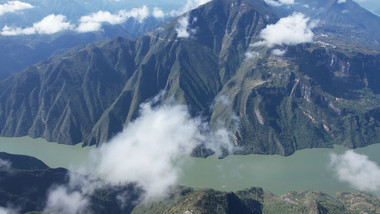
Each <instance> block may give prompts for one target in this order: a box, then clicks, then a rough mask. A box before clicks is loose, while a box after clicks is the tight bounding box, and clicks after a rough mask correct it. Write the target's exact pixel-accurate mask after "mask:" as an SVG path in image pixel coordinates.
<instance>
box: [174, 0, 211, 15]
mask: <svg viewBox="0 0 380 214" xmlns="http://www.w3.org/2000/svg"><path fill="white" fill-rule="evenodd" d="M210 1H211V0H187V2H186V4H185V5H184V6H183V7H181V8H180V9H179V10H173V11H171V12H170V13H169V15H170V16H179V15H181V14H184V13H186V12H188V11H190V10H193V9H195V8H197V7H199V6H201V5H203V4H206V3H207V2H210Z"/></svg>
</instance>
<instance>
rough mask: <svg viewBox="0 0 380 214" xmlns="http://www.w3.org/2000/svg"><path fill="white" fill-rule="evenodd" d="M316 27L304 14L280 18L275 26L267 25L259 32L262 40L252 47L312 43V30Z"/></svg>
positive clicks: (315, 23)
mask: <svg viewBox="0 0 380 214" xmlns="http://www.w3.org/2000/svg"><path fill="white" fill-rule="evenodd" d="M316 26H317V22H316V21H310V18H308V17H306V16H305V15H304V14H302V13H297V12H295V13H293V14H292V15H290V16H288V17H285V18H281V19H280V20H279V21H278V22H277V23H276V24H271V25H267V26H266V28H265V29H263V30H262V31H261V32H260V37H261V38H262V39H263V40H262V41H260V42H257V43H255V44H253V45H254V46H261V45H266V46H268V47H273V46H275V45H297V44H301V43H306V42H312V41H313V37H314V33H313V31H312V29H313V28H315V27H316Z"/></svg>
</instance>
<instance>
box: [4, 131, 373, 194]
mask: <svg viewBox="0 0 380 214" xmlns="http://www.w3.org/2000/svg"><path fill="white" fill-rule="evenodd" d="M92 148H93V147H81V145H76V146H67V145H60V144H56V143H49V142H46V141H45V140H44V139H32V138H30V137H21V138H5V137H0V151H3V152H8V153H13V154H24V155H30V156H34V157H36V158H38V159H40V160H42V161H44V162H45V163H46V164H47V165H49V166H50V167H53V168H55V167H65V168H69V167H72V166H74V167H75V166H80V165H83V164H85V163H86V162H87V160H88V153H89V152H90V150H91V149H92ZM346 150H347V149H345V148H343V147H342V146H336V147H335V148H334V149H305V150H301V151H297V152H296V153H295V154H294V155H292V156H289V157H282V156H278V155H273V156H269V155H248V156H228V157H227V158H224V159H221V160H220V159H217V158H215V157H209V158H207V159H201V158H191V159H189V161H187V162H186V164H185V166H183V170H182V174H181V179H180V181H179V184H181V185H184V186H190V187H194V188H213V189H216V190H225V191H235V190H241V189H244V188H248V187H253V186H260V187H263V188H264V190H267V191H270V192H273V193H275V194H278V195H279V194H282V193H285V192H288V191H292V190H309V189H312V190H320V191H322V192H325V193H327V194H329V195H331V196H335V194H336V192H341V191H349V190H353V189H352V188H351V187H350V186H349V185H348V184H345V183H341V182H339V181H338V180H337V179H336V177H335V175H334V172H333V169H332V168H331V167H330V166H329V162H330V154H331V153H337V154H342V153H344V152H345V151H346ZM355 151H356V152H357V153H359V154H365V155H367V156H368V157H369V159H370V160H372V161H374V162H376V163H377V164H378V165H380V156H379V155H378V154H379V152H380V144H374V145H371V146H368V147H365V148H359V149H356V150H355Z"/></svg>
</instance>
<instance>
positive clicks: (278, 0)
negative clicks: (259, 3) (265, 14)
mask: <svg viewBox="0 0 380 214" xmlns="http://www.w3.org/2000/svg"><path fill="white" fill-rule="evenodd" d="M264 1H265V3H267V4H269V5H272V6H275V7H278V6H281V5H289V4H294V0H264Z"/></svg>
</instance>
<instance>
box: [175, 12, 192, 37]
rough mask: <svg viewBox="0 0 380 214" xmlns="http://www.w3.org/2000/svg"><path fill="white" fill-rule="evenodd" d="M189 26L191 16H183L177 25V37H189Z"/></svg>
mask: <svg viewBox="0 0 380 214" xmlns="http://www.w3.org/2000/svg"><path fill="white" fill-rule="evenodd" d="M188 27H189V16H185V17H182V18H180V19H179V20H178V25H177V27H176V29H175V30H176V32H177V37H179V38H188V37H190V33H189V31H188V30H187V28H188Z"/></svg>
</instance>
